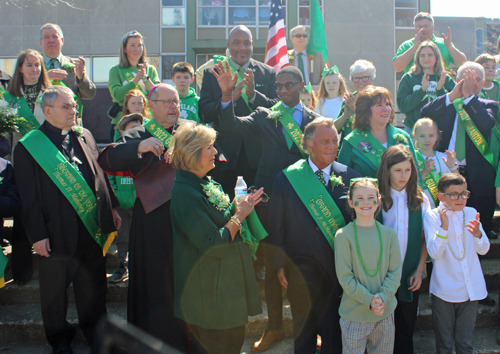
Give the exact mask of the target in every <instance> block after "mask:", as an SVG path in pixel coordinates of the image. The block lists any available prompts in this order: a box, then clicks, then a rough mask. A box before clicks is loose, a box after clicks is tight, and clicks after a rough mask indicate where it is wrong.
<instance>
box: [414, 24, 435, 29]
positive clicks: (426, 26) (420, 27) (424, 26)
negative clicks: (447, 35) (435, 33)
mask: <svg viewBox="0 0 500 354" xmlns="http://www.w3.org/2000/svg"><path fill="white" fill-rule="evenodd" d="M431 27H432V26H431V25H423V26H415V28H416V29H417V30H421V29H422V28H425V29H427V28H431Z"/></svg>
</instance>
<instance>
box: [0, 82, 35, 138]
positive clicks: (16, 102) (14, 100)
mask: <svg viewBox="0 0 500 354" xmlns="http://www.w3.org/2000/svg"><path fill="white" fill-rule="evenodd" d="M1 98H3V99H4V100H5V101H6V102H7V103H9V105H10V106H11V107H13V108H16V109H17V115H18V116H19V117H23V118H24V119H25V120H26V123H24V124H23V125H20V126H19V132H20V133H21V134H22V135H26V134H27V133H29V132H30V131H32V130H35V129H38V127H40V123H39V122H38V120H37V119H36V117H35V115H34V114H33V112H31V109H30V107H29V106H28V102H26V99H25V98H24V96H23V95H21V96H19V97H17V96H12V95H11V94H10V93H9V92H7V91H6V92H4V93H3V95H2V94H0V99H1Z"/></svg>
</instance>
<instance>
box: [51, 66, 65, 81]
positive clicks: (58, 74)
mask: <svg viewBox="0 0 500 354" xmlns="http://www.w3.org/2000/svg"><path fill="white" fill-rule="evenodd" d="M47 76H48V77H49V80H50V81H53V80H64V79H65V78H66V76H68V73H67V72H66V70H64V69H50V70H49V71H47Z"/></svg>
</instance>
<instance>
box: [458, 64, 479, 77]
mask: <svg viewBox="0 0 500 354" xmlns="http://www.w3.org/2000/svg"><path fill="white" fill-rule="evenodd" d="M467 69H472V70H475V71H479V72H481V75H482V77H481V79H482V80H484V68H483V66H482V65H481V64H478V63H474V62H473V61H466V62H465V63H463V64H462V65H461V66H460V67H459V68H458V71H457V79H459V80H462V79H463V78H464V71H465V70H467Z"/></svg>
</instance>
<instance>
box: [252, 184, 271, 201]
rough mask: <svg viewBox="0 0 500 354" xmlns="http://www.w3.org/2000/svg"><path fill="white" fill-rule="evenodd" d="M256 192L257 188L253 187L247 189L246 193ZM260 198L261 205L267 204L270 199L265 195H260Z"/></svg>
mask: <svg viewBox="0 0 500 354" xmlns="http://www.w3.org/2000/svg"><path fill="white" fill-rule="evenodd" d="M255 192H257V187H255V186H250V187H249V188H248V189H247V193H252V194H253V193H255ZM260 198H261V199H262V203H267V202H268V201H269V199H271V197H270V196H268V195H267V194H266V193H262V195H261V196H260Z"/></svg>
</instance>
